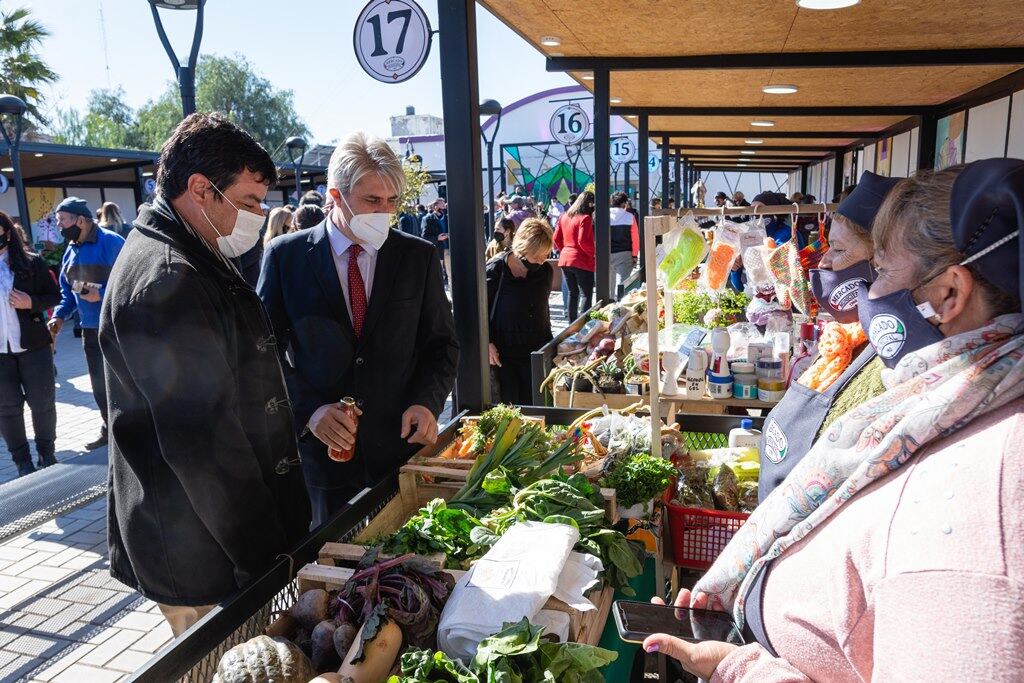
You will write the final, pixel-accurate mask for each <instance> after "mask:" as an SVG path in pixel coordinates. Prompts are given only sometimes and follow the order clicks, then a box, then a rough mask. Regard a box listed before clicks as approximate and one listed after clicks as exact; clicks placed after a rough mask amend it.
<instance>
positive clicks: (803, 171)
mask: <svg viewBox="0 0 1024 683" xmlns="http://www.w3.org/2000/svg"><path fill="white" fill-rule="evenodd" d="M810 170H811V165H810V164H801V165H800V193H801V194H807V184H808V182H809V178H808V177H807V176H808V175H809V171H810Z"/></svg>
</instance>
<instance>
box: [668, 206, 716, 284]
mask: <svg viewBox="0 0 1024 683" xmlns="http://www.w3.org/2000/svg"><path fill="white" fill-rule="evenodd" d="M662 245H663V247H664V249H665V257H664V258H663V259H662V260H661V262H660V263H658V270H659V271H660V272H661V274H662V275H663V276H664V278H665V286H666V287H668V288H669V289H678V288H679V286H680V284H682V282H683V280H685V279H686V278H687V277H688V276H689V275H690V273H692V272H693V269H694V268H696V267H697V265H698V264H699V263H700V262H701V261H703V260H704V257H705V256H707V253H708V243H707V242H706V241H705V240H704V236H703V235H701V233H700V229H699V228H698V227H697V223H696V222H695V221H694V219H693V214H687V215H685V216H683V217H682V218H680V219H679V223H678V224H677V226H676V228H674V229H673V230H672V231H671V232H669V233H668V234H666V235H665V237H664V239H663V241H662Z"/></svg>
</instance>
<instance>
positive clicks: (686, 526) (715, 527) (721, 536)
mask: <svg viewBox="0 0 1024 683" xmlns="http://www.w3.org/2000/svg"><path fill="white" fill-rule="evenodd" d="M665 507H666V508H668V528H669V533H670V534H671V535H672V554H673V559H674V561H675V564H676V565H677V566H679V567H687V568H689V569H707V568H708V567H710V566H711V565H712V563H713V562H714V561H715V559H716V558H717V557H718V555H719V554H720V553H721V552H722V550H723V549H724V548H725V546H726V545H728V543H729V541H730V540H731V539H732V537H733V534H735V533H736V531H737V530H738V529H739V528H740V527H741V526H743V522H745V521H746V519H747V517H749V516H750V515H748V514H747V513H745V512H722V511H720V510H705V509H703V508H687V507H682V506H680V505H675V504H673V503H671V502H667V504H666V506H665Z"/></svg>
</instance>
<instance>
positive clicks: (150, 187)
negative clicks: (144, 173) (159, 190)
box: [142, 178, 156, 194]
mask: <svg viewBox="0 0 1024 683" xmlns="http://www.w3.org/2000/svg"><path fill="white" fill-rule="evenodd" d="M142 187H143V189H145V190H146V194H154V193H155V192H156V181H155V180H153V179H152V178H146V182H144V183H143V184H142Z"/></svg>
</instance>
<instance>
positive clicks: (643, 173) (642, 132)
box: [636, 115, 651, 282]
mask: <svg viewBox="0 0 1024 683" xmlns="http://www.w3.org/2000/svg"><path fill="white" fill-rule="evenodd" d="M637 131H638V137H637V153H636V159H637V168H636V170H637V175H638V176H639V178H638V183H637V184H638V185H639V187H638V188H637V194H638V195H639V200H638V202H637V204H638V205H639V206H637V212H638V213H639V214H640V225H639V226H638V227H639V228H640V254H641V255H642V254H644V253H645V252H644V242H645V241H646V240H645V231H644V219H645V218H646V217H647V214H648V213H649V212H650V210H651V206H650V204H649V202H650V196H651V167H650V166H649V165H648V164H647V157H649V156H650V153H651V138H650V135H648V133H647V116H646V115H642V116H640V117H639V118H638V120H637ZM639 262H640V277H641V279H642V280H643V281H644V282H647V263H646V261H645V260H644V259H643V258H641V259H639Z"/></svg>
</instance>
